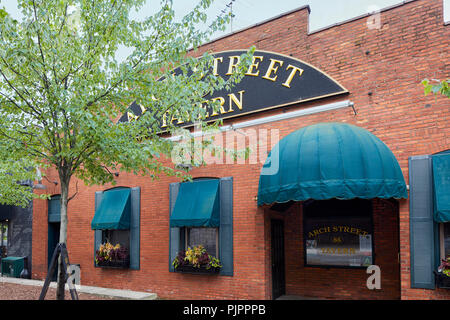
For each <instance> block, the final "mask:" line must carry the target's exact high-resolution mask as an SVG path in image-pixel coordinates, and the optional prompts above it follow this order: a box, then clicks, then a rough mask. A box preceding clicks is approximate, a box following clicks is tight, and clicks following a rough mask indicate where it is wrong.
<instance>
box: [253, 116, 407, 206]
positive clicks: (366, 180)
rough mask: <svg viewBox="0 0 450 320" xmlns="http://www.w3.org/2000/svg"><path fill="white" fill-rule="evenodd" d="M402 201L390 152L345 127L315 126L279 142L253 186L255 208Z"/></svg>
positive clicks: (401, 180)
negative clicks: (334, 200)
mask: <svg viewBox="0 0 450 320" xmlns="http://www.w3.org/2000/svg"><path fill="white" fill-rule="evenodd" d="M407 197H408V196H407V191H406V185H405V180H404V178H403V174H402V171H401V169H400V166H399V164H398V162H397V159H396V158H395V156H394V155H393V153H392V152H391V150H390V149H389V148H388V147H387V146H386V145H385V144H384V143H383V142H382V141H381V140H380V139H378V138H377V137H376V136H374V135H373V134H372V133H370V132H369V131H367V130H365V129H362V128H360V127H357V126H354V125H350V124H345V123H319V124H315V125H311V126H308V127H305V128H302V129H300V130H297V131H294V132H292V133H291V134H289V135H287V136H286V137H285V138H283V139H281V140H280V141H279V142H278V144H277V145H276V146H275V147H274V148H273V149H272V151H271V152H270V154H269V156H268V158H267V160H266V163H265V164H264V166H263V169H262V171H261V175H260V178H259V188H258V205H263V204H272V203H276V202H278V203H283V202H288V201H291V200H292V201H303V200H307V199H314V200H326V199H332V198H337V199H354V198H361V199H373V198H385V199H386V198H407Z"/></svg>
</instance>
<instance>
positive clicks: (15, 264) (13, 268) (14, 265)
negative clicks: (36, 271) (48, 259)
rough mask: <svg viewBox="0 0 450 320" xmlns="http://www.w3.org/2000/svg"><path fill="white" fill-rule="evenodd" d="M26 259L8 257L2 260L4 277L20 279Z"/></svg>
mask: <svg viewBox="0 0 450 320" xmlns="http://www.w3.org/2000/svg"><path fill="white" fill-rule="evenodd" d="M23 266H24V257H6V258H3V259H2V277H12V278H19V277H20V273H21V272H22V270H23Z"/></svg>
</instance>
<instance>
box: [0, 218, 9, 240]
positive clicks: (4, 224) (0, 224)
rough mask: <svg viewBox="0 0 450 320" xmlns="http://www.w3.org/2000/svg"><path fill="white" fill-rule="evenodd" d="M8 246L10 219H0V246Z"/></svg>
mask: <svg viewBox="0 0 450 320" xmlns="http://www.w3.org/2000/svg"><path fill="white" fill-rule="evenodd" d="M7 246H8V220H5V221H0V247H7Z"/></svg>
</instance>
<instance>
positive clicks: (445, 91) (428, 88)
mask: <svg viewBox="0 0 450 320" xmlns="http://www.w3.org/2000/svg"><path fill="white" fill-rule="evenodd" d="M449 81H450V79H448V80H442V81H439V80H431V81H430V80H428V79H424V80H423V81H422V85H423V86H424V91H425V95H427V94H429V93H433V94H435V95H437V94H438V93H440V94H442V95H444V96H447V97H448V98H450V88H449V86H448V83H449Z"/></svg>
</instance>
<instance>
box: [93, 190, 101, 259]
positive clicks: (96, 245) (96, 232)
mask: <svg viewBox="0 0 450 320" xmlns="http://www.w3.org/2000/svg"><path fill="white" fill-rule="evenodd" d="M102 198H103V191H97V192H95V211H97V209H98V207H99V206H100V203H101V202H102ZM101 244H102V230H94V259H92V260H93V262H94V266H95V254H96V251H97V249H98V248H99V247H100V245H101Z"/></svg>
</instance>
